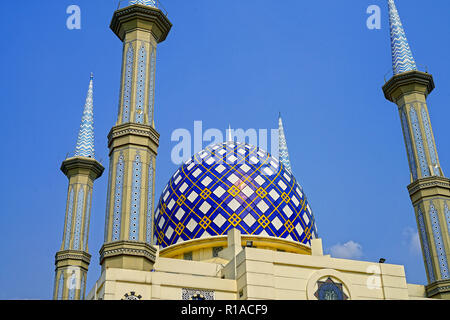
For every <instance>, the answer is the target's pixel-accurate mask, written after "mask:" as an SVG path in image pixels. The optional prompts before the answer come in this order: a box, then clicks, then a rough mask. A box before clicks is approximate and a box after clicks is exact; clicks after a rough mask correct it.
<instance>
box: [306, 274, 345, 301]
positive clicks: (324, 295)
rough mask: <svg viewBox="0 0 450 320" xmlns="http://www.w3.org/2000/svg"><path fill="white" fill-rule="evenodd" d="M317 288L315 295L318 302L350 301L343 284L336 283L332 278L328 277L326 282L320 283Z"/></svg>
mask: <svg viewBox="0 0 450 320" xmlns="http://www.w3.org/2000/svg"><path fill="white" fill-rule="evenodd" d="M317 287H318V288H317V291H316V292H315V293H314V296H315V297H316V298H317V300H348V296H347V295H346V294H345V293H344V286H343V285H342V283H336V282H334V281H333V279H331V277H328V278H327V280H326V281H318V282H317Z"/></svg>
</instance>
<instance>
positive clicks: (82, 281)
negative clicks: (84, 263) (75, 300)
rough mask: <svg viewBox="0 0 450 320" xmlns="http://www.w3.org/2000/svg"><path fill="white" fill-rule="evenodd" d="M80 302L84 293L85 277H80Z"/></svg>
mask: <svg viewBox="0 0 450 320" xmlns="http://www.w3.org/2000/svg"><path fill="white" fill-rule="evenodd" d="M80 290H81V292H80V300H84V298H85V293H86V275H85V274H83V275H81V286H80Z"/></svg>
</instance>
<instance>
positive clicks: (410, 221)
mask: <svg viewBox="0 0 450 320" xmlns="http://www.w3.org/2000/svg"><path fill="white" fill-rule="evenodd" d="M71 4H77V5H79V6H80V8H81V14H82V16H81V18H82V26H81V27H82V28H81V30H68V29H67V28H66V19H67V17H68V15H67V14H66V8H67V7H68V6H69V5H71ZM372 4H376V5H379V6H380V7H381V8H382V29H381V30H369V29H367V27H366V19H367V18H368V15H367V14H366V9H367V7H368V6H369V5H372ZM116 6H117V2H116V1H114V0H71V1H65V0H58V1H50V0H41V1H31V0H28V1H20V2H17V3H16V2H12V1H8V2H5V3H3V4H2V11H1V13H0V14H1V15H2V17H1V19H0V26H1V29H2V30H3V31H4V32H3V39H2V40H3V46H2V59H0V64H1V70H2V72H1V74H0V88H1V95H0V104H1V106H2V112H3V115H2V118H3V121H2V122H3V130H2V131H3V138H2V147H3V152H2V157H0V170H1V177H2V183H1V185H0V194H1V201H0V212H1V216H0V217H1V222H0V253H1V257H2V259H1V261H2V263H1V265H0V288H1V290H0V299H49V298H51V294H52V287H53V278H54V255H55V253H56V251H58V249H59V246H60V244H61V240H62V232H63V223H64V210H65V201H66V192H67V178H66V177H65V176H64V175H63V174H62V173H61V172H60V171H59V168H60V165H61V162H62V161H63V160H64V159H65V157H66V155H67V154H68V153H69V154H72V153H73V152H74V148H75V143H76V138H77V133H78V128H79V125H80V120H81V115H82V107H83V104H84V100H85V96H86V92H87V88H88V82H89V74H90V72H91V71H92V72H94V74H95V82H94V112H95V130H96V138H95V143H96V157H97V159H98V160H100V161H102V163H103V164H104V166H105V167H107V164H108V149H107V134H108V132H109V130H110V128H111V127H112V126H113V124H114V123H115V120H116V116H117V106H118V95H119V77H120V71H121V65H120V63H121V54H122V46H121V42H120V41H119V40H118V39H117V37H116V36H115V35H114V34H113V33H112V31H110V30H109V23H110V20H111V17H112V14H113V11H114V10H115V8H116ZM164 6H165V8H166V9H167V11H168V12H169V18H170V20H171V21H172V23H173V25H174V26H173V28H172V30H171V33H170V35H169V37H168V38H167V40H166V41H165V42H164V43H162V44H160V46H159V49H158V58H157V82H156V107H155V116H156V119H155V121H156V128H157V130H158V131H159V132H160V134H161V138H160V148H159V155H158V158H157V176H156V184H157V195H158V196H157V198H159V193H160V191H161V190H162V189H163V188H164V186H165V183H166V182H167V181H168V180H169V179H170V177H171V175H172V174H173V173H174V172H175V170H176V169H177V168H176V166H175V165H174V164H172V163H171V161H170V152H171V149H172V148H173V146H174V145H175V143H174V142H171V141H170V135H171V133H172V132H173V131H174V130H175V129H177V128H186V129H189V130H193V123H194V121H195V120H202V121H203V127H204V128H205V129H207V128H219V129H222V130H225V129H226V128H227V127H228V125H229V124H231V126H232V127H233V128H244V129H248V128H256V129H260V128H261V129H271V128H276V126H277V116H278V112H282V114H283V117H284V119H283V120H284V126H285V129H286V136H287V142H288V147H289V151H290V156H291V163H292V167H293V171H294V174H295V176H296V178H297V179H298V180H299V181H300V183H301V184H302V185H303V187H304V190H305V192H306V193H307V195H308V199H309V202H310V204H311V206H312V208H313V210H314V212H315V216H316V220H317V226H318V231H319V234H320V236H321V237H322V238H323V244H324V248H325V251H326V252H334V253H336V252H342V250H344V251H345V248H344V249H343V248H342V246H339V244H341V245H343V244H345V243H349V244H347V246H346V247H347V249H348V248H353V249H354V253H355V254H356V255H359V256H360V258H361V259H363V260H368V261H378V259H379V258H380V257H384V258H386V259H387V262H389V263H395V264H402V265H405V269H406V275H407V280H408V282H409V283H421V284H424V283H425V282H426V276H425V270H424V266H423V262H422V256H421V253H420V252H419V251H417V248H416V249H414V240H412V239H414V235H415V232H416V230H417V227H416V222H415V218H414V213H413V209H412V206H411V203H410V200H409V196H408V192H407V189H406V185H407V184H408V183H409V171H408V164H407V159H406V152H405V147H404V144H403V138H402V134H401V127H400V121H399V116H398V114H397V109H396V106H395V105H393V104H392V103H390V102H388V101H386V100H385V99H384V96H383V93H382V90H381V86H382V85H383V83H384V76H385V74H387V73H388V72H389V71H390V70H391V58H390V46H389V31H388V19H387V4H386V1H385V0H360V1H352V0H347V1H333V0H320V1H297V0H289V1H288V0H285V1H278V2H275V1H269V0H258V1H257V0H247V1H218V0H192V1H185V0H166V1H164ZM397 6H398V9H399V12H400V15H401V17H402V20H403V24H404V26H405V28H406V33H407V36H408V39H409V42H410V45H411V48H412V51H413V54H414V56H415V58H416V61H417V64H418V65H419V66H420V68H422V69H423V68H425V66H427V68H428V70H429V71H430V72H431V73H432V74H433V76H434V79H435V82H436V90H435V92H433V94H432V95H431V96H430V97H429V99H428V102H429V108H430V114H431V121H432V125H433V129H434V133H435V135H436V141H437V144H438V152H439V156H440V160H441V165H442V167H443V170H444V173H445V172H446V168H450V148H448V146H449V143H450V130H449V127H448V118H449V116H450V109H449V108H448V101H449V100H450V90H448V88H449V87H450V60H449V59H448V52H449V50H450V42H449V37H448V33H449V30H450V20H449V19H448V12H450V2H448V1H444V0H439V1H438V0H435V1H432V2H424V1H421V0H397ZM205 146H206V145H205ZM106 184H107V173H105V174H104V175H103V177H102V178H101V179H99V180H97V181H96V183H95V188H94V200H93V207H92V218H91V232H90V239H89V248H90V253H91V254H92V261H91V266H90V269H89V274H88V287H89V289H90V288H92V286H93V284H94V282H95V281H96V280H97V278H98V276H99V275H100V266H99V262H98V257H99V255H98V251H99V249H100V247H101V245H102V242H103V230H104V227H103V225H104V217H105V202H106V187H107V186H106ZM350 241H352V242H350ZM336 250H337V251H336ZM339 250H341V251H339ZM346 252H347V253H348V250H347V251H346Z"/></svg>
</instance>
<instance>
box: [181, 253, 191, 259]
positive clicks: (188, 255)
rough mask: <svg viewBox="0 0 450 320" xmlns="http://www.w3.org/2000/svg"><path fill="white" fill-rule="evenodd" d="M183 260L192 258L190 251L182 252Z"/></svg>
mask: <svg viewBox="0 0 450 320" xmlns="http://www.w3.org/2000/svg"><path fill="white" fill-rule="evenodd" d="M183 258H184V260H192V251H191V252H186V253H185V254H184V257H183Z"/></svg>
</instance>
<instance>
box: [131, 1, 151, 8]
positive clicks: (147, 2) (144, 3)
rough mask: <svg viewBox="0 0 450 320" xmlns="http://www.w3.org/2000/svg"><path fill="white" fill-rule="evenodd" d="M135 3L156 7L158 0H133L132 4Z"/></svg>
mask: <svg viewBox="0 0 450 320" xmlns="http://www.w3.org/2000/svg"><path fill="white" fill-rule="evenodd" d="M133 4H143V5H145V6H150V7H153V8H156V0H131V1H130V5H133Z"/></svg>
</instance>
